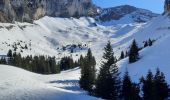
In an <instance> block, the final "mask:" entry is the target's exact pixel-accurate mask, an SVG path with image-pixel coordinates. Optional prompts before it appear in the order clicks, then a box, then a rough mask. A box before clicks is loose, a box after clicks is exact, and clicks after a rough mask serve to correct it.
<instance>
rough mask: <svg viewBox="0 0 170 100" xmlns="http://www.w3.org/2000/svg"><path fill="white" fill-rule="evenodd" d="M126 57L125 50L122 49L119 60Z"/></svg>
mask: <svg viewBox="0 0 170 100" xmlns="http://www.w3.org/2000/svg"><path fill="white" fill-rule="evenodd" d="M124 58H125V54H124V52H123V51H122V52H121V55H120V58H119V60H121V59H124Z"/></svg>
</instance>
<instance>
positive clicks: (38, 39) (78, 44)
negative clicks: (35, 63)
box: [0, 10, 170, 100]
mask: <svg viewBox="0 0 170 100" xmlns="http://www.w3.org/2000/svg"><path fill="white" fill-rule="evenodd" d="M138 11H139V10H138ZM141 12H144V13H141ZM138 13H140V14H138ZM148 13H150V12H147V11H145V10H140V11H139V12H133V13H131V14H130V15H126V16H124V17H122V18H121V19H120V20H114V21H110V22H109V23H107V22H106V23H101V22H97V21H95V20H94V19H93V18H90V17H82V18H79V19H76V18H53V17H47V16H46V17H44V18H42V19H39V20H37V21H34V23H32V24H30V23H18V22H15V23H14V24H11V23H0V54H6V53H7V51H8V50H9V49H12V50H13V51H15V50H16V51H17V52H20V53H21V54H22V55H23V56H25V55H30V54H31V55H42V54H43V55H51V56H56V58H57V60H60V58H61V57H63V56H72V57H73V58H74V59H77V58H78V57H79V56H80V55H81V54H85V53H86V51H87V49H88V48H91V49H92V52H93V54H94V56H95V58H96V60H97V68H99V67H100V62H101V60H102V54H103V47H104V46H105V45H106V43H107V41H108V40H110V41H111V44H112V47H113V49H114V52H115V55H116V57H117V58H118V57H119V56H120V52H121V51H124V52H125V51H127V50H129V46H130V45H131V43H132V41H133V39H136V41H137V43H138V46H139V47H143V45H144V41H146V40H148V39H149V38H150V39H154V40H156V42H155V43H154V45H153V46H152V47H147V48H144V49H143V50H141V51H140V60H139V61H137V62H135V63H133V64H129V63H128V58H125V59H123V60H121V61H119V62H118V63H117V65H118V66H119V68H120V72H121V75H123V74H124V71H125V69H126V68H127V69H128V71H129V74H130V75H131V77H132V80H133V81H138V79H139V78H140V77H141V76H142V75H146V73H147V71H148V70H149V69H151V70H153V71H155V70H156V68H158V67H159V68H160V70H161V71H163V72H164V73H165V75H166V78H167V81H168V82H169V83H170V80H168V78H170V74H169V72H168V71H169V69H170V63H169V61H170V58H169V55H170V52H169V50H170V46H169V45H168V43H169V42H170V34H169V32H170V19H169V17H167V15H159V16H158V17H156V18H153V19H152V20H151V18H148V17H146V16H145V14H146V15H149V14H148ZM138 15H139V16H138ZM132 16H136V17H133V19H131V18H132ZM135 18H142V19H146V20H145V21H148V20H151V21H148V22H147V23H136V21H134V19H135ZM72 48H73V49H74V50H73V51H74V52H73V53H72V52H71V49H72ZM79 76H80V70H79V69H73V70H69V71H65V72H62V73H61V74H58V75H38V74H35V73H31V72H27V71H24V70H22V69H18V68H15V67H12V66H4V65H1V66H0V78H1V79H2V81H0V89H1V90H3V91H0V100H1V99H5V100H11V99H14V100H18V99H19V100H20V99H24V100H25V99H26V100H30V99H31V100H34V99H36V100H37V99H41V100H43V99H44V100H45V99H48V100H54V99H62V100H69V99H70V100H79V99H80V98H81V100H82V99H85V100H87V99H88V100H93V99H94V100H96V99H98V98H94V97H90V96H87V95H86V93H85V92H84V91H82V90H80V88H79V86H78V80H79ZM33 91H34V92H33ZM9 95H10V96H9Z"/></svg>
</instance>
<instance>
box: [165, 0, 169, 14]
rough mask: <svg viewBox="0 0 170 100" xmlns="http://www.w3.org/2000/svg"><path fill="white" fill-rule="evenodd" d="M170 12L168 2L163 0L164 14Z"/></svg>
mask: <svg viewBox="0 0 170 100" xmlns="http://www.w3.org/2000/svg"><path fill="white" fill-rule="evenodd" d="M167 12H170V0H165V4H164V13H167Z"/></svg>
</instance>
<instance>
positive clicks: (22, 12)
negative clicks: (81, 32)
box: [0, 0, 97, 22]
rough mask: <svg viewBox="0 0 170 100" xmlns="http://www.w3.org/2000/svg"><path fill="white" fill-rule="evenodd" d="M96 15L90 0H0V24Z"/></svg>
mask: <svg viewBox="0 0 170 100" xmlns="http://www.w3.org/2000/svg"><path fill="white" fill-rule="evenodd" d="M96 13H97V9H96V7H95V6H94V5H93V3H92V1H91V0H0V22H12V21H20V22H23V21H26V22H32V20H36V19H39V18H41V17H43V16H52V17H80V16H93V15H95V14H96Z"/></svg>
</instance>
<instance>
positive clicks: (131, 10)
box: [96, 5, 158, 25]
mask: <svg viewBox="0 0 170 100" xmlns="http://www.w3.org/2000/svg"><path fill="white" fill-rule="evenodd" d="M157 16H158V14H155V13H153V12H151V11H149V10H146V9H141V8H136V7H133V6H129V5H122V6H117V7H112V8H105V9H101V14H100V15H99V16H97V17H96V19H97V20H98V21H99V22H100V24H102V25H113V24H115V25H116V24H129V23H144V22H147V21H150V20H151V19H152V18H154V17H157Z"/></svg>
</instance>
